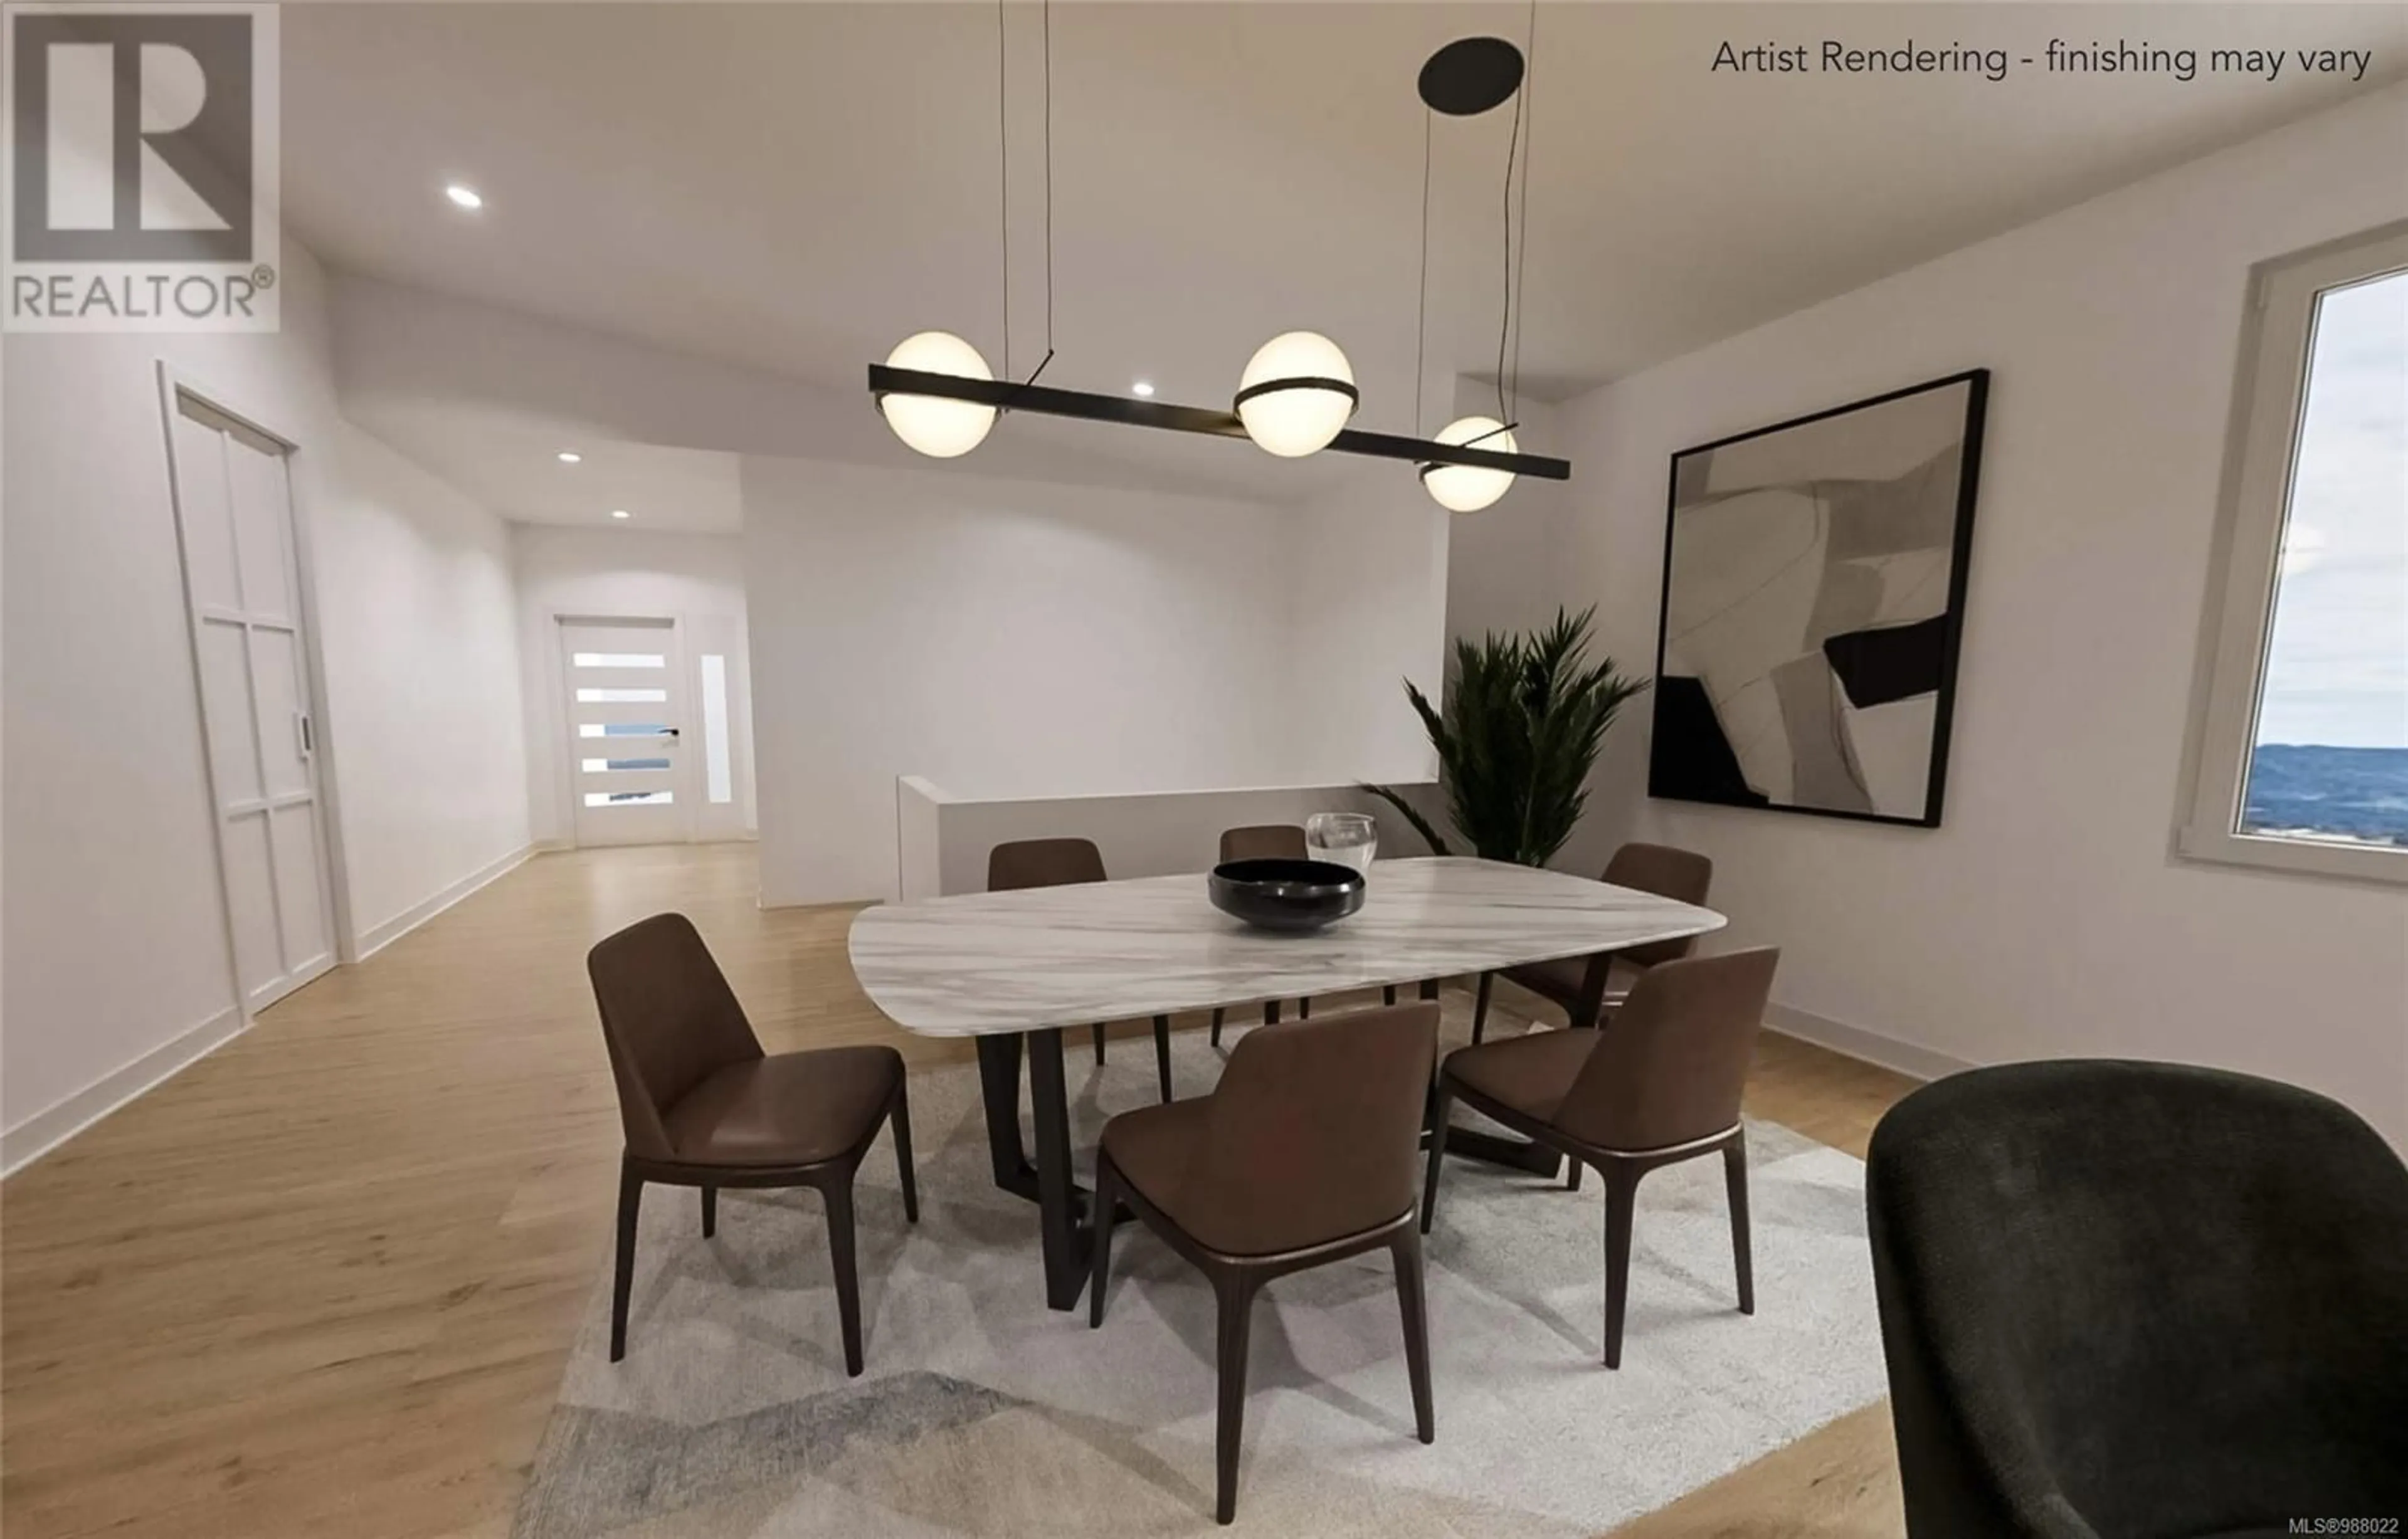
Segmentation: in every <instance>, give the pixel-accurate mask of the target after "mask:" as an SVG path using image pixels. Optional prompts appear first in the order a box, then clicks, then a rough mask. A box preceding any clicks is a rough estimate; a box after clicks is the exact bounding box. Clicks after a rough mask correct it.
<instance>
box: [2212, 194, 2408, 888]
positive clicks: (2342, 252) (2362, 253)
mask: <svg viewBox="0 0 2408 1539" xmlns="http://www.w3.org/2000/svg"><path fill="white" fill-rule="evenodd" d="M2402 271H2408V221H2401V222H2399V223H2395V224H2387V225H2385V226H2383V227H2381V228H2379V229H2375V230H2370V231H2367V232H2365V233H2363V234H2361V235H2352V236H2349V237H2347V238H2345V239H2342V240H2337V241H2332V242H2329V243H2327V244H2325V245H2321V246H2316V247H2313V248H2311V249H2307V250H2304V251H2297V252H2293V253H2292V254H2290V255H2288V256H2284V257H2277V258H2275V259H2273V260H2272V261H2269V262H2263V263H2260V264H2257V266H2256V267H2255V268H2253V269H2252V270H2251V273H2250V281H2249V296H2248V306H2247V309H2246V312H2245V314H2244V317H2243V333H2242V346H2241V359H2240V370H2239V378H2238V379H2237V381H2236V383H2235V386H2234V390H2233V402H2232V420H2231V425H2230V429H2229V433H2228V435H2227V439H2226V463H2225V473H2224V490H2223V498H2222V506H2221V507H2220V508H2219V510H2218V516H2217V523H2216V537H2215V547H2214V559H2213V563H2212V565H2211V568H2210V571H2211V578H2210V583H2209V587H2208V612H2207V616H2206V620H2205V624H2204V626H2203V635H2202V652H2203V655H2202V659H2201V664H2202V665H2201V668H2200V674H2201V676H2202V677H2201V683H2200V689H2199V691H2198V697H2197V699H2196V701H2195V703H2194V709H2193V713H2192V731H2191V738H2192V744H2193V748H2192V751H2191V753H2190V755H2189V762H2188V763H2187V765H2186V775H2185V785H2184V788H2183V795H2182V798H2181V803H2180V805H2181V809H2182V811H2181V819H2180V821H2179V822H2178V824H2177V826H2176V828H2175V831H2174V845H2175V849H2176V852H2177V853H2178V854H2180V855H2182V856H2184V857H2186V858H2188V859H2191V860H2199V861H2211V862H2225V863H2230V864H2237V865H2249V866H2258V867H2263V868H2272V869H2275V870H2283V871H2293V872H2303V873H2307V874H2309V875H2313V876H2341V877H2351V878H2358V879H2362V880H2372V881H2381V882H2392V883H2401V884H2408V848H2384V847H2382V846H2379V845H2350V844H2343V843H2339V842H2335V843H2331V844H2325V843H2320V842H2317V841H2314V840H2308V839H2287V838H2279V837H2275V836H2273V835H2271V834H2242V833H2239V832H2236V830H2237V826H2238V824H2239V823H2240V820H2241V811H2242V797H2243V793H2244V792H2245V791H2246V789H2247V785H2248V772H2249V759H2250V754H2251V752H2252V750H2253V749H2254V748H2255V747H2256V744H2255V743H2254V742H2253V741H2252V739H2253V738H2254V737H2255V736H2256V728H2257V711H2258V701H2259V696H2260V694H2261V693H2262V691H2263V689H2264V684H2265V666H2266V645H2267V641H2268V638H2269V635H2270V633H2271V631H2272V623H2273V615H2274V601H2275V599H2276V597H2277V596H2278V593H2279V591H2280V587H2281V574H2282V541H2283V526H2284V523H2285V521H2286V518H2287V516H2288V513H2289V508H2290V501H2291V489H2292V484H2293V482H2294V480H2295V478H2296V477H2297V475H2298V453H2299V448H2300V429H2301V427H2302V425H2303V423H2302V419H2303V417H2304V415H2305V410H2304V408H2305V406H2306V405H2307V387H2308V382H2309V381H2308V365H2309V363H2310V360H2311V355H2312V352H2313V349H2314V346H2315V318H2316V306H2317V302H2318V300H2319V298H2320V297H2321V296H2322V295H2323V294H2325V293H2326V292H2329V291H2332V290H2335V289H2346V288H2351V287H2354V286H2356V285H2358V284H2359V283H2367V282H2372V281H2374V280H2376V279H2379V278H2386V277H2390V276H2392V275H2395V274H2398V273H2400V272H2402Z"/></svg>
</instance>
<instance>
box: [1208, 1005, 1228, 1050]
mask: <svg viewBox="0 0 2408 1539" xmlns="http://www.w3.org/2000/svg"><path fill="white" fill-rule="evenodd" d="M1228 1013H1229V1012H1228V1011H1226V1010H1225V1009H1223V1008H1222V1007H1221V1006H1219V1005H1214V1006H1212V1046H1214V1047H1219V1046H1220V1045H1221V1018H1222V1017H1223V1016H1226V1015H1227V1014H1228Z"/></svg>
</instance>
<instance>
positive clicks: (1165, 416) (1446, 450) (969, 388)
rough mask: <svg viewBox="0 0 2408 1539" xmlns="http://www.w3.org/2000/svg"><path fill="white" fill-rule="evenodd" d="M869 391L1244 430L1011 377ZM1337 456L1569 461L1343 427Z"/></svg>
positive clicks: (1174, 427)
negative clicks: (1020, 382) (1020, 381)
mask: <svg viewBox="0 0 2408 1539" xmlns="http://www.w3.org/2000/svg"><path fill="white" fill-rule="evenodd" d="M869 393H870V394H871V395H872V396H882V395H933V396H935V397H937V398H938V399H939V400H944V401H971V402H975V403H977V404H978V405H980V406H996V407H999V408H1000V409H1002V410H1005V411H1032V412H1036V413H1037V414H1039V416H1043V417H1074V418H1077V419H1079V420H1082V421H1089V422H1117V423H1119V424H1121V425H1122V426H1124V427H1150V428H1163V429H1167V430H1168V431H1169V432H1172V433H1202V434H1209V435H1212V436H1214V437H1218V438H1243V437H1245V436H1246V425H1245V424H1244V423H1243V422H1241V421H1240V420H1238V414H1237V413H1236V412H1233V411H1213V410H1211V409H1210V408H1208V407H1204V406H1179V405H1177V404H1176V403H1173V402H1169V401H1143V400H1138V399H1135V398H1133V397H1129V396H1121V395H1097V394H1093V393H1091V392H1086V391H1079V390H1060V389H1057V388H1055V387H1054V386H1052V385H1036V384H1015V383H1014V382H1013V381H1011V380H1010V379H970V378H964V377H963V376H961V375H957V374H931V373H929V372H928V371H927V370H925V369H897V368H890V367H888V366H887V365H886V364H884V363H872V364H870V365H869ZM1329 447H1330V448H1331V449H1336V450H1338V451H1339V452H1340V453H1341V454H1365V455H1369V456H1370V457H1372V458H1373V459H1379V460H1407V461H1412V462H1414V463H1421V464H1440V465H1475V466H1478V467H1479V468H1480V469H1483V470H1505V471H1511V472H1512V473H1513V474H1514V475H1516V476H1536V477H1539V478H1540V479H1541V480H1547V481H1568V480H1570V479H1571V476H1572V465H1571V462H1570V460H1555V459H1549V458H1548V457H1547V456H1545V455H1543V454H1506V453H1501V452H1499V451H1498V450H1496V449H1474V448H1472V447H1471V446H1470V445H1469V444H1441V443H1439V442H1437V441H1435V440H1433V439H1429V438H1408V437H1406V436H1404V435H1402V434H1396V433H1365V432H1363V431H1361V430H1360V429H1356V428H1348V429H1346V430H1345V431H1343V432H1341V433H1340V434H1339V435H1338V436H1337V437H1335V438H1332V439H1331V440H1330V441H1329Z"/></svg>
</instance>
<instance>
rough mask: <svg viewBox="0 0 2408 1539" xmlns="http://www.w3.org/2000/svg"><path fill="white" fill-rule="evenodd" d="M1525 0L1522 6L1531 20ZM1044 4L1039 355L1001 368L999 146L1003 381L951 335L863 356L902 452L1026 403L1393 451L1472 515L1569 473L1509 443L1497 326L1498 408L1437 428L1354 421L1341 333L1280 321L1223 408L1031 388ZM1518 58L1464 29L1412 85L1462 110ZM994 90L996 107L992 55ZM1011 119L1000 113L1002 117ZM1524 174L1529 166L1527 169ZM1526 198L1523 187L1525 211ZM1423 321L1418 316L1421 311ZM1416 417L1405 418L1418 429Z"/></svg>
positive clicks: (1007, 332)
mask: <svg viewBox="0 0 2408 1539" xmlns="http://www.w3.org/2000/svg"><path fill="white" fill-rule="evenodd" d="M1535 11H1536V7H1535V6H1534V7H1533V19H1534V22H1535ZM1003 14H1004V13H1003V6H1002V3H1001V0H997V5H996V37H997V47H998V50H999V51H1000V49H1001V45H1002V38H1003V31H1002V21H1003ZM1044 14H1045V55H1046V62H1045V70H1046V87H1045V125H1046V127H1045V137H1046V170H1045V180H1046V190H1045V225H1046V234H1045V244H1046V258H1045V266H1046V275H1045V306H1046V328H1045V329H1046V349H1045V358H1044V360H1043V362H1040V363H1039V364H1038V365H1037V368H1036V370H1035V371H1034V372H1032V373H1031V374H1030V375H1029V377H1028V378H1027V379H1026V380H1025V381H1020V382H1015V381H1014V380H1013V379H1012V378H1011V322H1010V310H1011V305H1010V294H1011V241H1010V235H1009V211H1010V206H1011V199H1010V183H1009V167H1010V162H1011V157H1010V153H1009V150H1006V151H1005V153H1004V156H1003V160H1004V165H1005V178H1006V179H1005V184H1004V200H1003V201H1004V207H1005V211H1006V221H1005V222H1006V234H1005V239H1004V292H1005V316H1006V320H1005V325H1004V338H1005V342H1004V371H1003V372H1004V378H1000V379H998V378H996V377H995V375H994V374H993V372H992V371H990V370H989V369H988V367H987V363H986V360H985V358H983V357H982V355H981V354H980V352H979V350H978V349H976V348H974V347H972V346H971V345H970V344H969V343H968V342H967V341H965V340H963V339H962V338H961V337H959V336H956V335H953V334H952V333H949V332H937V331H929V332H920V333H916V334H914V335H911V336H909V337H906V338H905V339H904V340H903V341H902V343H900V344H899V345H898V346H897V347H896V349H895V350H894V351H893V352H891V353H889V354H888V355H887V357H886V361H885V362H884V363H872V364H870V365H869V393H870V396H871V398H872V399H873V400H874V401H875V402H876V403H877V406H878V409H879V411H880V412H881V413H882V415H883V416H884V417H885V419H886V423H887V426H888V427H890V428H891V429H893V430H894V433H895V435H896V437H898V438H900V439H902V440H903V442H904V443H905V444H906V445H908V446H909V447H910V448H911V449H917V450H918V451H919V452H921V453H923V454H926V455H930V456H932V457H935V458H939V459H951V458H953V457H954V456H957V455H961V454H967V453H968V452H969V451H970V450H971V449H976V448H977V447H978V446H979V444H980V443H981V442H982V441H983V440H984V439H985V437H986V435H987V433H988V431H989V430H990V429H992V428H993V427H994V425H995V420H996V416H997V415H998V414H999V413H1002V412H1007V411H1025V412H1035V413H1038V414H1039V415H1042V416H1048V417H1070V418H1077V419H1080V420H1085V421H1091V422H1112V423H1118V424H1120V425H1122V426H1125V427H1150V428H1161V429H1164V430H1167V431H1168V432H1172V433H1199V434H1208V435H1214V436H1218V437H1225V438H1249V439H1252V440H1253V441H1254V443H1255V444H1256V445H1257V446H1259V447H1260V448H1262V449H1265V450H1267V451H1268V452H1269V453H1272V454H1276V455H1279V456H1281V457H1282V458H1286V459H1297V458H1302V457H1303V456H1305V455H1309V454H1314V453H1318V452H1319V451H1321V450H1322V449H1336V450H1337V451H1339V452H1340V453H1341V454H1362V455H1369V456H1371V457H1373V458H1377V459H1387V460H1403V461H1407V462H1410V463H1415V464H1417V465H1419V466H1420V468H1421V477H1422V482H1423V485H1424V487H1425V488H1426V490H1427V491H1428V492H1429V493H1430V495H1431V497H1432V498H1434V499H1435V500H1436V501H1437V502H1438V503H1439V504H1440V505H1441V506H1444V507H1447V508H1450V509H1452V510H1454V511H1456V512H1470V511H1473V510H1475V509H1478V508H1483V507H1486V506H1489V505H1490V504H1492V503H1494V502H1496V501H1497V499H1498V498H1499V497H1501V496H1503V495H1504V494H1505V492H1506V491H1507V489H1509V488H1510V487H1511V486H1512V484H1513V480H1514V477H1517V476H1535V477H1540V478H1541V479H1543V480H1555V481H1561V480H1569V479H1570V477H1571V471H1572V467H1571V463H1570V461H1567V460H1557V459H1551V458H1549V457H1547V456H1545V455H1540V454H1525V453H1522V452H1521V450H1520V446H1519V445H1518V444H1517V443H1516V442H1515V441H1514V438H1513V434H1512V427H1511V425H1510V424H1511V416H1510V414H1509V413H1508V412H1507V407H1506V400H1505V381H1504V374H1503V366H1504V351H1505V349H1504V331H1503V329H1500V332H1499V339H1498V412H1499V417H1498V418H1497V419H1490V418H1486V417H1467V418H1463V419H1460V420H1456V421H1454V422H1451V423H1449V424H1448V425H1447V426H1446V427H1444V428H1442V429H1441V430H1440V431H1439V434H1438V435H1437V436H1436V437H1435V438H1422V437H1408V436H1405V435H1399V434H1393V433H1368V432H1364V431H1361V430H1359V429H1355V428H1351V427H1349V426H1347V423H1348V422H1349V421H1350V420H1352V419H1353V417H1354V415H1355V407H1356V406H1357V405H1358V404H1359V403H1360V401H1361V399H1362V392H1360V391H1359V390H1358V389H1357V388H1356V386H1355V371H1354V368H1353V366H1352V365H1351V364H1349V363H1347V361H1346V354H1345V353H1344V352H1343V351H1342V350H1341V349H1340V348H1339V346H1338V344H1336V343H1335V342H1332V341H1330V340H1329V338H1327V337H1326V336H1323V335H1320V334H1319V333H1317V332H1308V331H1296V332H1285V333H1283V334H1282V335H1278V336H1275V337H1272V338H1271V339H1270V340H1269V342H1266V343H1264V344H1263V345H1262V347H1261V348H1259V349H1256V350H1255V352H1254V357H1253V358H1252V359H1251V360H1249V361H1248V362H1247V364H1246V367H1245V371H1244V373H1243V374H1242V375H1240V378H1239V380H1238V389H1237V392H1236V394H1235V396H1234V398H1233V399H1232V400H1231V402H1230V409H1229V410H1227V411H1216V410H1213V409H1211V408H1209V407H1205V406H1180V405H1177V404H1175V403H1172V402H1168V401H1158V400H1153V399H1148V398H1144V397H1134V396H1119V395H1102V394H1096V393H1093V392H1086V391H1074V390H1062V389H1059V388H1056V387H1054V386H1050V385H1039V384H1038V383H1037V377H1038V375H1040V374H1042V373H1044V371H1045V365H1046V363H1051V362H1053V358H1054V348H1053V307H1054V275H1053V266H1054V258H1053V244H1054V233H1053V225H1054V208H1053V204H1054V195H1053V179H1054V170H1053V119H1054V100H1053V79H1052V77H1053V7H1052V5H1051V0H1048V3H1047V4H1046V6H1045V7H1044ZM1525 67H1526V65H1525V59H1524V55H1523V51H1522V50H1521V49H1519V48H1516V47H1515V46H1514V45H1513V44H1512V43H1510V42H1507V41H1506V40H1505V39H1503V38H1501V37H1469V38H1464V39H1462V40H1460V41H1457V42H1454V43H1450V44H1448V45H1447V46H1446V47H1445V48H1442V49H1441V50H1439V51H1438V52H1437V53H1435V54H1433V55H1431V57H1430V59H1429V61H1428V62H1427V63H1426V64H1424V65H1423V66H1422V72H1421V78H1420V82H1419V85H1420V93H1421V97H1422V100H1423V101H1424V103H1426V105H1427V106H1428V107H1429V108H1430V110H1431V111H1433V112H1441V113H1445V114H1448V115H1449V116H1454V117H1468V116H1471V115H1474V114H1477V113H1482V112H1486V111H1489V110H1490V109H1492V108H1494V107H1499V106H1502V105H1503V104H1504V103H1505V102H1506V101H1508V100H1511V99H1512V97H1513V95H1514V94H1515V93H1516V92H1518V91H1520V90H1521V89H1522V85H1523V81H1524V76H1525ZM998 96H999V98H1001V99H1002V101H1004V102H1005V103H1006V104H1008V101H1009V97H1008V94H1006V93H1004V91H1003V87H1002V80H1001V65H1000V63H998ZM1521 112H1522V109H1521V107H1516V109H1515V143H1516V144H1517V145H1518V144H1519V141H1520V137H1521V130H1520V122H1521ZM1006 117H1007V118H1008V114H1006ZM1427 154H1428V149H1427V135H1425V136H1424V157H1425V165H1424V168H1423V181H1424V188H1425V191H1424V198H1423V209H1422V242H1423V259H1424V265H1425V269H1426V265H1427V256H1428V242H1429V208H1428V198H1427V191H1426V189H1427V182H1428V167H1427V164H1426V159H1427ZM1513 166H1514V157H1513V152H1512V150H1509V151H1508V153H1507V156H1506V173H1505V174H1506V188H1507V194H1508V197H1509V199H1510V197H1511V195H1512V177H1513ZM1524 177H1525V181H1526V184H1527V162H1526V163H1525V166H1524ZM1527 207H1528V198H1527V186H1526V191H1525V195H1524V208H1525V210H1526V212H1527ZM1507 246H1508V259H1507V264H1506V270H1507V291H1506V292H1507V306H1506V307H1507V311H1508V316H1507V324H1508V325H1509V326H1510V324H1511V321H1512V319H1513V317H1512V310H1513V309H1514V308H1516V306H1515V305H1514V303H1513V301H1514V297H1515V294H1514V290H1515V288H1516V287H1517V284H1516V281H1515V280H1516V278H1517V277H1518V274H1517V271H1516V269H1515V268H1514V266H1513V263H1512V251H1511V248H1512V226H1511V222H1510V220H1509V222H1508V227H1507ZM1423 323H1424V325H1425V326H1426V316H1425V317H1424V318H1423ZM1515 342H1516V344H1517V345H1516V348H1515V352H1516V355H1517V356H1516V358H1515V360H1514V372H1515V373H1516V374H1517V375H1518V374H1519V372H1520V359H1519V357H1518V353H1519V347H1518V343H1519V336H1518V335H1516V336H1515ZM1419 384H1420V381H1419V380H1418V379H1416V380H1415V390H1416V403H1415V414H1416V416H1418V415H1419V401H1418V392H1419ZM1419 425H1420V424H1419V423H1418V422H1416V423H1415V427H1416V429H1418V428H1419Z"/></svg>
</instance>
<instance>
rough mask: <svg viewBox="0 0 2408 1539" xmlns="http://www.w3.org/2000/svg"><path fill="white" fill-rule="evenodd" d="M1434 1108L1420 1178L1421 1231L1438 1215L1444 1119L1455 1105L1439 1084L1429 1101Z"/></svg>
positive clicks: (1453, 1099)
mask: <svg viewBox="0 0 2408 1539" xmlns="http://www.w3.org/2000/svg"><path fill="white" fill-rule="evenodd" d="M1431 1104H1432V1105H1433V1107H1434V1108H1435V1110H1434V1111H1433V1112H1432V1114H1431V1118H1430V1130H1429V1174H1428V1175H1426V1176H1424V1177H1423V1178H1422V1233H1425V1234H1426V1233H1429V1232H1430V1220H1431V1219H1433V1218H1437V1217H1438V1171H1439V1166H1440V1164H1441V1162H1443V1161H1445V1159H1446V1119H1447V1114H1448V1112H1449V1111H1450V1110H1451V1109H1453V1107H1454V1105H1455V1097H1453V1096H1451V1095H1449V1094H1447V1093H1446V1090H1445V1087H1443V1086H1441V1087H1440V1089H1439V1091H1438V1094H1437V1097H1436V1099H1435V1100H1434V1101H1433V1102H1432V1103H1431Z"/></svg>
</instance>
